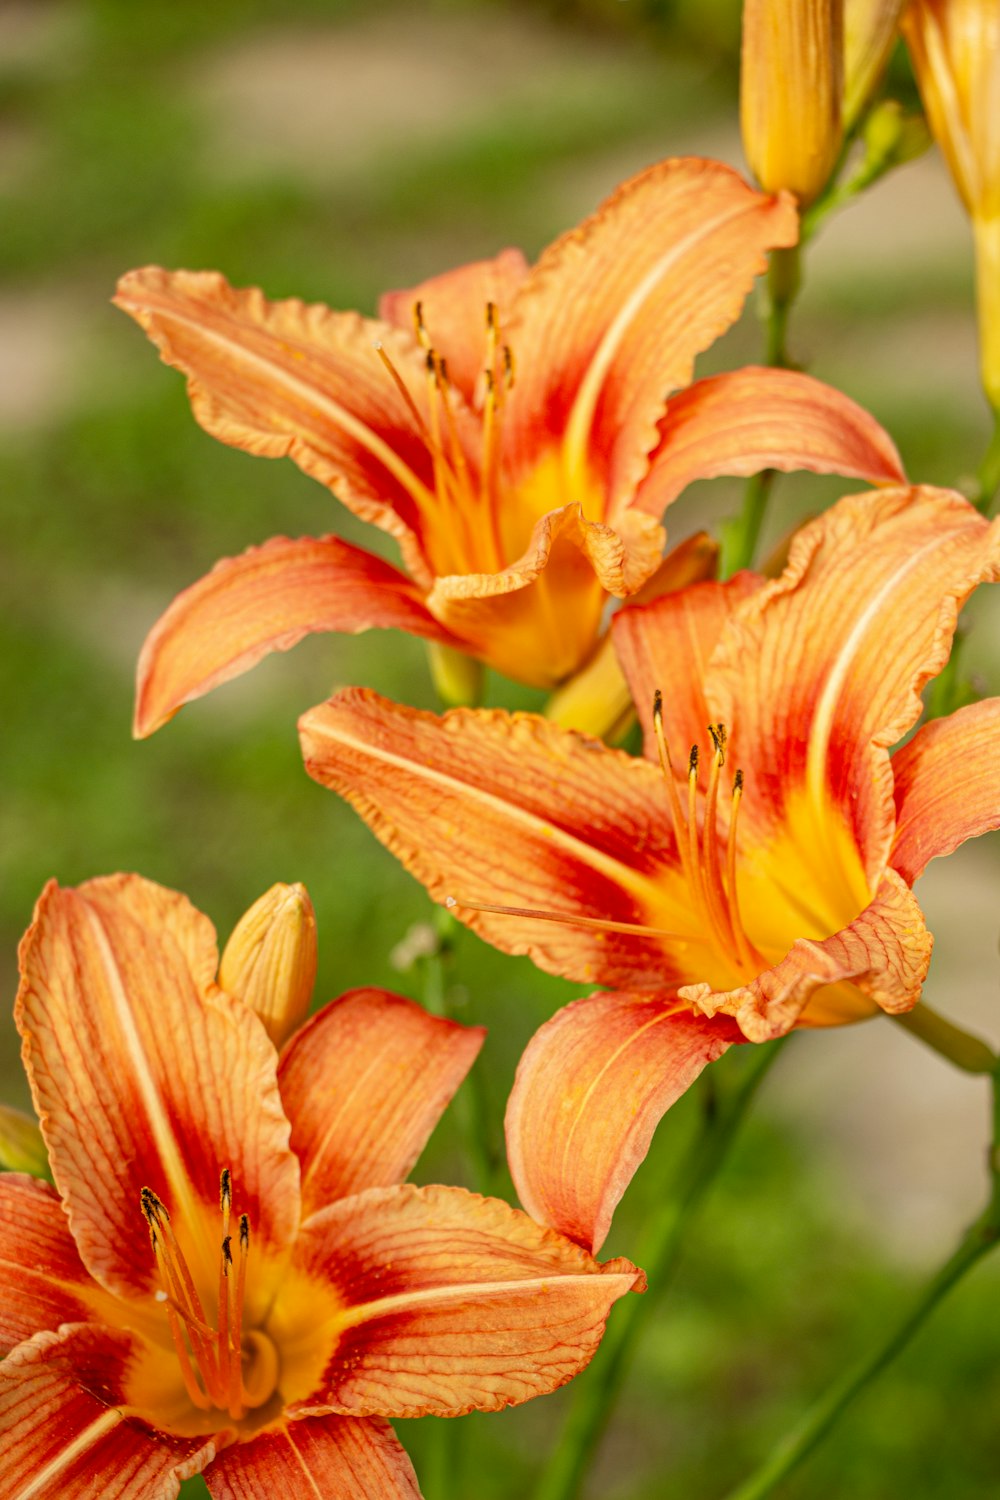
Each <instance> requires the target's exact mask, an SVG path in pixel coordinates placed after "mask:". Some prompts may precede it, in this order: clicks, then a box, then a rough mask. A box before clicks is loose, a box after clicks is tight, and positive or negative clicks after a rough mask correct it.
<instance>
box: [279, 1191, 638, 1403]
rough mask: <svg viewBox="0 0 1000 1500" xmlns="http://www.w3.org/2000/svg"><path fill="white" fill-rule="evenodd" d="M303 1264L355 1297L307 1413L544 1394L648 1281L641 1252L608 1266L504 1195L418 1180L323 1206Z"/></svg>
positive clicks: (347, 1299)
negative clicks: (618, 1305) (636, 1260)
mask: <svg viewBox="0 0 1000 1500" xmlns="http://www.w3.org/2000/svg"><path fill="white" fill-rule="evenodd" d="M295 1268H296V1269H301V1270H303V1271H304V1272H305V1274H306V1276H307V1277H310V1278H313V1279H315V1280H317V1281H319V1280H324V1281H325V1282H326V1283H327V1284H328V1285H330V1286H332V1287H333V1288H334V1289H335V1291H336V1293H337V1295H338V1297H339V1298H340V1301H341V1305H342V1311H341V1312H340V1314H339V1316H338V1318H337V1319H336V1323H337V1331H338V1332H339V1339H338V1342H337V1345H336V1348H335V1350H334V1352H333V1355H332V1358H331V1359H330V1362H329V1364H328V1366H327V1369H326V1371H325V1373H324V1376H323V1380H322V1383H321V1385H320V1387H319V1388H318V1389H317V1390H316V1392H315V1394H314V1396H313V1397H311V1398H309V1399H307V1401H305V1402H303V1403H302V1410H303V1412H304V1414H308V1413H309V1412H313V1411H318V1410H322V1409H326V1410H330V1409H335V1410H337V1411H342V1412H346V1413H348V1414H351V1415H358V1416H364V1415H368V1414H369V1413H382V1414H384V1415H386V1416H396V1417H409V1416H423V1415H425V1414H428V1413H434V1414H436V1415H438V1416H459V1415H461V1414H463V1413H464V1412H467V1411H472V1410H478V1411H495V1410H496V1409H497V1408H499V1407H502V1406H510V1405H513V1404H515V1403H517V1402H521V1401H528V1400H530V1399H531V1397H533V1396H541V1395H544V1394H546V1392H548V1391H552V1390H555V1388H556V1387H557V1386H560V1385H563V1384H564V1383H565V1382H566V1381H567V1380H570V1379H572V1377H573V1376H574V1375H576V1374H578V1372H579V1371H580V1370H582V1369H583V1367H584V1365H586V1364H587V1363H588V1361H589V1360H590V1358H591V1356H592V1355H593V1353H594V1351H595V1349H596V1348H597V1345H598V1343H599V1342H600V1339H601V1335H602V1334H603V1332H604V1324H605V1322H606V1320H607V1317H608V1313H609V1311H610V1309H611V1307H612V1305H613V1304H614V1303H615V1302H616V1301H617V1300H618V1298H619V1297H622V1296H624V1294H625V1293H626V1292H628V1291H631V1290H633V1289H635V1290H642V1289H643V1287H644V1285H645V1278H644V1276H643V1274H642V1272H641V1271H638V1270H636V1268H635V1266H633V1265H632V1264H631V1263H630V1262H629V1261H627V1260H615V1261H609V1262H608V1263H607V1264H606V1265H603V1266H602V1265H599V1264H598V1263H597V1262H596V1261H595V1260H593V1259H591V1257H590V1256H589V1255H587V1254H586V1252H585V1251H583V1250H581V1249H580V1247H579V1246H578V1245H574V1244H572V1243H571V1242H570V1241H569V1240H566V1239H563V1238H562V1236H561V1235H557V1234H555V1233H554V1232H553V1231H552V1230H551V1229H544V1228H542V1226H541V1225H539V1224H536V1223H535V1222H534V1221H533V1220H532V1219H529V1218H528V1217H527V1215H526V1214H522V1213H519V1212H518V1211H517V1210H516V1209H513V1208H509V1207H508V1206H507V1204H506V1203H501V1202H500V1201H499V1200H497V1199H495V1198H480V1197H479V1196H478V1195H477V1194H475V1193H467V1192H465V1190H464V1189H462V1188H447V1187H422V1188H418V1187H413V1186H411V1185H408V1184H407V1185H404V1186H402V1187H393V1188H375V1189H373V1190H372V1191H371V1192H368V1193H362V1194H361V1195H360V1196H358V1197H354V1198H345V1199H342V1200H341V1202H339V1203H336V1204H334V1205H333V1206H332V1207H331V1208H328V1209H324V1210H323V1212H322V1213H319V1214H315V1215H314V1216H313V1217H312V1219H310V1220H309V1221H308V1222H307V1223H306V1224H305V1225H304V1226H303V1229H302V1233H301V1235H300V1237H299V1243H298V1245H297V1247H296V1260H295ZM295 1410H296V1408H295V1407H294V1406H293V1407H292V1408H291V1412H292V1414H293V1415H294V1412H295Z"/></svg>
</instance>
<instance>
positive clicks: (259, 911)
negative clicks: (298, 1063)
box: [219, 885, 316, 1047]
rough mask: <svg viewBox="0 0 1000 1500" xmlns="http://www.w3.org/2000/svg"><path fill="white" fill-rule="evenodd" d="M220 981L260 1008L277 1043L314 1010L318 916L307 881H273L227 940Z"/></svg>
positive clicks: (281, 1043)
mask: <svg viewBox="0 0 1000 1500" xmlns="http://www.w3.org/2000/svg"><path fill="white" fill-rule="evenodd" d="M219 983H220V985H221V986H222V988H223V989H224V990H226V991H227V993H228V994H230V995H233V996H235V997H236V998H237V999H239V1000H242V1001H244V1003H245V1004H247V1005H249V1006H250V1007H251V1009H252V1010H255V1011H256V1012H257V1014H258V1016H259V1017H260V1019H261V1020H262V1021H263V1023H264V1025H265V1027H266V1028H267V1033H268V1036H269V1037H270V1038H271V1040H272V1042H273V1043H274V1045H275V1046H276V1047H281V1046H282V1045H283V1044H284V1043H285V1042H286V1041H287V1040H288V1038H289V1037H290V1036H291V1035H292V1033H293V1031H296V1030H297V1029H298V1027H299V1026H301V1025H302V1022H303V1021H304V1020H305V1018H306V1016H307V1015H308V1013H309V1002H310V1000H311V999H312V992H313V986H314V985H315V983H316V915H315V912H314V911H313V904H312V902H311V901H310V899H309V894H308V892H307V891H306V888H305V886H303V885H272V887H271V889H270V890H269V891H266V892H265V894H264V895H263V896H261V898H260V900H259V901H255V902H254V904H253V906H251V907H250V910H249V911H247V912H245V913H244V914H243V916H242V917H241V918H240V920H239V921H238V922H237V924H236V926H235V927H234V928H233V933H232V936H231V937H230V939H229V942H228V943H227V944H226V948H225V952H224V953H223V955H222V962H221V964H220V965H219Z"/></svg>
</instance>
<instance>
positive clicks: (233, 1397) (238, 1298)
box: [229, 1214, 250, 1416]
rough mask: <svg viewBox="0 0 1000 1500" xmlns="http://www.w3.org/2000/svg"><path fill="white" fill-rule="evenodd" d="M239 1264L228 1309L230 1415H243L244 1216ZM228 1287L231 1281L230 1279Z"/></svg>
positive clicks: (247, 1226) (246, 1235)
mask: <svg viewBox="0 0 1000 1500" xmlns="http://www.w3.org/2000/svg"><path fill="white" fill-rule="evenodd" d="M239 1254H240V1263H239V1269H238V1270H237V1273H236V1287H235V1291H234V1292H233V1293H232V1297H233V1302H232V1306H231V1307H230V1309H229V1323H230V1328H231V1330H232V1343H231V1347H232V1351H233V1353H232V1359H231V1362H230V1366H229V1411H230V1415H232V1414H233V1412H234V1411H235V1412H237V1413H238V1414H239V1415H240V1416H242V1415H243V1411H244V1409H245V1400H244V1394H245V1393H244V1390H243V1356H242V1343H243V1339H242V1333H243V1298H244V1293H245V1290H246V1279H247V1258H248V1256H249V1254H250V1220H249V1219H248V1218H247V1216H246V1214H242V1215H241V1216H240V1251H239ZM230 1286H232V1280H231V1279H230Z"/></svg>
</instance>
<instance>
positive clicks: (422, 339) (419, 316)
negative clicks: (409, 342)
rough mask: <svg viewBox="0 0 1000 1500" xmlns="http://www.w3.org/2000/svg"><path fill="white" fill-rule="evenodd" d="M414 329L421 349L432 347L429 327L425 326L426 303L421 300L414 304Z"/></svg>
mask: <svg viewBox="0 0 1000 1500" xmlns="http://www.w3.org/2000/svg"><path fill="white" fill-rule="evenodd" d="M413 330H414V332H415V333H416V335H417V343H418V344H419V345H420V347H421V349H430V347H431V341H430V339H429V338H428V337H427V329H426V328H425V327H424V304H423V303H422V302H420V301H417V302H414V304H413Z"/></svg>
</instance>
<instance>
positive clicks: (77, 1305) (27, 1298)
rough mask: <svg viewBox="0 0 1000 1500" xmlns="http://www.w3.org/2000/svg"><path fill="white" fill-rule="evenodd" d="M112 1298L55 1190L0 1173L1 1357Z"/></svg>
mask: <svg viewBox="0 0 1000 1500" xmlns="http://www.w3.org/2000/svg"><path fill="white" fill-rule="evenodd" d="M110 1300H111V1299H110V1298H109V1297H108V1294H107V1293H106V1292H105V1291H104V1290H103V1288H102V1287H99V1286H98V1285H97V1283H96V1282H95V1281H94V1280H93V1279H92V1277H91V1276H90V1273H89V1272H88V1271H87V1268H86V1266H85V1265H84V1264H83V1262H82V1261H81V1259H80V1257H79V1255H78V1254H77V1250H76V1245H75V1244H74V1242H73V1236H72V1235H71V1234H70V1232H69V1225H68V1224H67V1222H66V1215H65V1214H64V1213H63V1210H62V1204H61V1203H60V1201H59V1195H58V1193H57V1192H56V1191H55V1189H54V1188H51V1187H49V1185H48V1183H47V1182H39V1181H38V1180H37V1178H34V1177H24V1176H22V1175H21V1174H20V1173H19V1172H5V1173H4V1174H3V1176H0V1357H2V1356H3V1355H5V1354H7V1353H9V1351H10V1350H11V1349H12V1348H13V1347H14V1345H15V1344H20V1343H22V1342H23V1340H25V1339H30V1338H31V1336H32V1334H34V1333H38V1332H39V1331H40V1330H42V1329H52V1328H58V1327H59V1325H60V1324H61V1323H82V1322H86V1321H87V1320H88V1319H94V1318H96V1317H99V1316H100V1315H101V1313H102V1312H105V1311H106V1309H107V1306H108V1304H109V1303H110Z"/></svg>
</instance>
